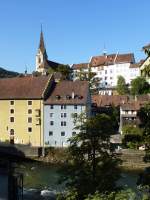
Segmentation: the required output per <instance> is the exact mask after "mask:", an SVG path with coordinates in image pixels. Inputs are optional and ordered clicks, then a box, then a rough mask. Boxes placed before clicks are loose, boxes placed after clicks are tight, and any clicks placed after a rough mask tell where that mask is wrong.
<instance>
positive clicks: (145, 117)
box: [138, 103, 150, 161]
mask: <svg viewBox="0 0 150 200" xmlns="http://www.w3.org/2000/svg"><path fill="white" fill-rule="evenodd" d="M138 117H139V118H140V122H141V124H140V127H141V128H142V129H143V139H144V143H145V145H146V157H145V160H146V161H150V103H148V104H146V105H145V106H144V107H142V108H141V109H140V110H139V112H138Z"/></svg>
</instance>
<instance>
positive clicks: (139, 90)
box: [131, 77, 150, 95]
mask: <svg viewBox="0 0 150 200" xmlns="http://www.w3.org/2000/svg"><path fill="white" fill-rule="evenodd" d="M148 92H150V85H149V83H148V82H147V81H146V80H145V78H144V77H137V78H135V79H133V80H132V81H131V94H132V95H140V94H147V93H148Z"/></svg>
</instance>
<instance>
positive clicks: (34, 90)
mask: <svg viewBox="0 0 150 200" xmlns="http://www.w3.org/2000/svg"><path fill="white" fill-rule="evenodd" d="M50 79H51V77H50V76H38V77H34V76H25V77H16V78H6V79H0V99H42V98H43V93H44V91H45V89H46V87H47V83H48V81H49V80H50Z"/></svg>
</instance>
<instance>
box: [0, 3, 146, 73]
mask: <svg viewBox="0 0 150 200" xmlns="http://www.w3.org/2000/svg"><path fill="white" fill-rule="evenodd" d="M149 9H150V1H149V0H142V1H141V0H5V1H2V0H1V4H0V30H1V32H0V47H1V51H0V52H1V53H0V67H4V68H6V69H8V70H13V71H18V72H24V70H25V68H26V67H27V69H28V71H29V72H32V71H33V70H35V55H36V52H37V48H38V45H39V35H40V24H41V23H42V24H43V32H44V39H45V43H46V49H47V53H48V58H49V60H53V61H58V62H60V63H67V64H73V63H80V62H87V61H88V60H89V59H90V57H91V56H94V55H100V54H102V51H103V49H104V46H105V47H106V50H107V53H108V54H109V53H116V52H119V53H128V52H133V53H134V54H135V58H136V60H137V61H138V60H140V59H142V58H145V55H144V53H143V52H142V51H141V48H142V46H143V45H145V44H147V43H150V28H149V25H150V23H149V13H150V11H149Z"/></svg>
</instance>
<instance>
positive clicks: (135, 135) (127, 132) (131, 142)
mask: <svg viewBox="0 0 150 200" xmlns="http://www.w3.org/2000/svg"><path fill="white" fill-rule="evenodd" d="M122 132H123V139H122V143H123V144H124V145H125V146H126V147H129V148H135V149H137V148H138V147H139V146H140V145H141V144H142V142H143V135H142V134H143V132H142V129H140V128H139V127H134V125H131V124H127V125H125V126H123V127H122Z"/></svg>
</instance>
